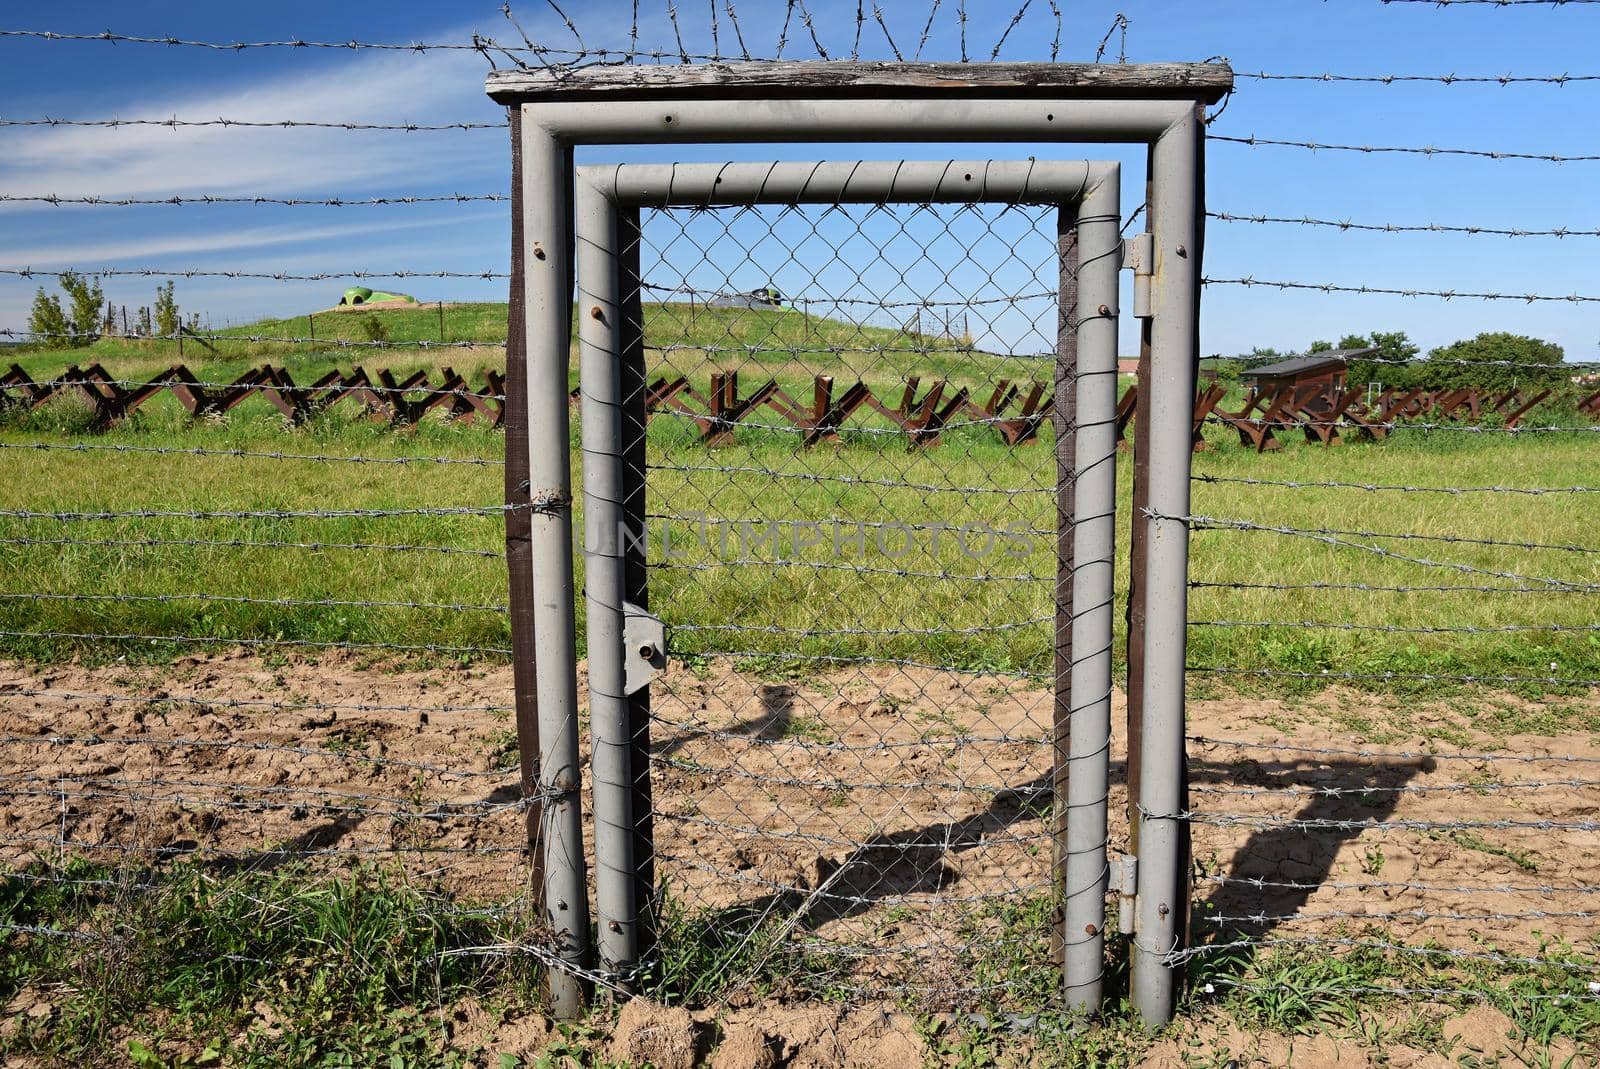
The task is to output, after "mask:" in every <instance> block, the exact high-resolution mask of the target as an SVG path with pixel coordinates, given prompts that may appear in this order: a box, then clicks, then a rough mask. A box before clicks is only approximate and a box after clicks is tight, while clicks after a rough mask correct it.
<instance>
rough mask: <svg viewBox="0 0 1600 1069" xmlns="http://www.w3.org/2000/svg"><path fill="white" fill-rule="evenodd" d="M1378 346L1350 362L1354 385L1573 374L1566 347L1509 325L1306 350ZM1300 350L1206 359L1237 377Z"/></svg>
mask: <svg viewBox="0 0 1600 1069" xmlns="http://www.w3.org/2000/svg"><path fill="white" fill-rule="evenodd" d="M1369 348H1370V349H1376V350H1377V352H1375V353H1373V354H1372V357H1373V359H1354V360H1351V361H1350V362H1349V368H1348V371H1347V378H1346V381H1348V382H1349V383H1350V384H1351V385H1357V384H1364V383H1369V382H1375V383H1378V384H1379V385H1380V386H1384V387H1397V388H1400V389H1411V388H1413V387H1421V388H1423V389H1428V390H1448V389H1455V388H1459V387H1467V386H1476V387H1479V388H1481V389H1487V390H1498V389H1506V390H1509V389H1511V388H1512V387H1513V386H1554V385H1558V384H1560V383H1564V382H1566V381H1567V380H1568V378H1569V377H1570V375H1571V374H1572V372H1571V370H1570V369H1569V368H1566V367H1564V366H1563V361H1564V360H1565V359H1566V352H1565V350H1563V349H1562V347H1561V346H1559V345H1557V344H1556V343H1554V342H1548V341H1544V340H1543V339H1540V338H1532V337H1528V336H1527V335H1523V334H1512V333H1510V332H1507V331H1489V332H1486V333H1483V334H1479V335H1477V336H1476V337H1473V338H1463V339H1461V340H1460V341H1456V342H1451V343H1450V344H1449V345H1441V346H1438V347H1436V348H1434V349H1430V350H1429V351H1428V353H1427V355H1426V356H1425V357H1423V356H1422V348H1421V346H1419V345H1417V344H1416V343H1415V342H1413V341H1412V340H1411V339H1410V338H1409V337H1407V336H1406V332H1405V331H1403V330H1394V331H1382V330H1377V331H1373V332H1371V333H1370V334H1346V335H1345V336H1344V337H1342V338H1340V339H1339V341H1338V342H1337V344H1336V343H1334V342H1330V341H1314V342H1312V343H1311V345H1310V347H1309V349H1308V350H1307V352H1308V353H1309V354H1313V355H1314V354H1316V353H1320V352H1327V351H1329V350H1333V349H1369ZM1295 355H1298V354H1294V353H1280V352H1278V351H1277V350H1275V349H1260V348H1258V349H1254V350H1252V351H1251V352H1249V353H1244V354H1241V355H1239V356H1237V357H1231V358H1222V359H1218V360H1207V361H1206V362H1205V366H1206V367H1207V368H1208V369H1210V370H1214V371H1216V372H1217V374H1218V376H1219V377H1221V378H1224V379H1237V378H1238V377H1239V376H1240V375H1241V374H1245V373H1248V372H1249V371H1250V370H1251V369H1252V368H1257V367H1261V366H1263V365H1265V364H1271V363H1276V362H1277V361H1279V360H1283V359H1286V358H1288V357H1291V356H1295Z"/></svg>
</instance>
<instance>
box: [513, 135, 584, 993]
mask: <svg viewBox="0 0 1600 1069" xmlns="http://www.w3.org/2000/svg"><path fill="white" fill-rule="evenodd" d="M514 121H515V120H514ZM520 122H521V125H522V181H521V183H520V189H521V196H522V204H521V208H522V220H523V262H522V263H523V272H522V278H521V279H520V282H521V285H522V288H523V299H524V301H525V305H526V307H525V314H526V316H527V325H526V332H525V333H526V338H527V362H528V364H527V374H528V382H527V390H526V391H525V397H526V404H527V412H528V414H529V417H530V418H529V419H528V487H529V488H528V495H529V498H530V500H532V501H538V502H540V503H541V504H540V507H539V508H531V509H529V510H528V522H529V529H528V539H529V553H530V556H531V583H532V589H533V600H534V611H533V637H534V648H535V652H536V656H537V659H538V664H539V666H540V667H539V672H538V678H537V680H536V681H535V688H534V689H535V693H536V695H537V699H538V720H539V779H538V784H537V787H538V792H539V796H540V797H541V798H542V799H543V800H544V809H543V812H542V814H541V816H542V822H541V842H542V844H543V847H544V920H545V923H546V925H547V926H548V928H549V930H550V934H551V937H552V938H553V939H554V941H555V944H556V945H555V946H554V947H553V948H552V949H553V950H554V952H555V954H556V956H557V957H558V958H559V959H560V960H561V961H563V962H565V963H566V964H568V965H570V966H572V967H573V969H575V970H585V969H587V968H588V965H589V958H590V954H589V951H590V943H589V898H588V889H587V885H586V880H585V869H586V865H585V861H584V853H583V812H582V809H581V804H582V802H581V796H580V790H581V787H582V772H581V768H580V765H579V760H578V680H577V648H576V641H575V636H574V620H573V587H574V584H573V575H572V571H573V569H572V467H571V456H570V439H569V422H570V421H569V418H568V414H567V371H568V367H569V366H570V364H571V344H570V340H569V339H570V337H571V329H572V327H571V324H572V262H571V233H572V218H571V210H570V204H571V196H570V194H571V189H572V150H571V148H570V147H568V146H565V145H563V144H562V143H561V142H560V141H558V140H557V139H556V138H555V137H554V136H552V135H551V134H550V133H549V131H547V130H546V129H544V127H542V126H540V125H539V124H538V123H537V122H535V121H533V120H531V119H530V118H529V117H528V116H526V115H523V116H521V117H520ZM533 413H538V418H537V419H534V418H532V415H533ZM549 982H550V1003H551V1006H550V1009H551V1013H552V1014H553V1015H554V1016H555V1017H557V1018H561V1019H569V1020H570V1019H572V1018H574V1017H576V1016H578V1015H579V1014H580V1013H581V1012H582V1011H583V1003H584V986H583V983H582V982H581V981H580V979H579V975H578V973H577V972H568V971H564V970H562V969H561V968H560V967H559V966H555V967H552V968H551V969H550V971H549Z"/></svg>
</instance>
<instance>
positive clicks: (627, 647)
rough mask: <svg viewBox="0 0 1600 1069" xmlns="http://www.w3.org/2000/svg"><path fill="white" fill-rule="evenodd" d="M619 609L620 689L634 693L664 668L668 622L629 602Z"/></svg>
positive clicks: (649, 682) (665, 666)
mask: <svg viewBox="0 0 1600 1069" xmlns="http://www.w3.org/2000/svg"><path fill="white" fill-rule="evenodd" d="M622 613H623V616H622V647H623V657H622V665H623V669H622V677H623V678H622V681H623V690H624V692H625V693H627V694H637V693H639V692H640V691H641V690H643V689H644V688H646V687H648V686H649V685H650V684H651V683H652V682H653V681H654V680H655V678H656V677H657V676H659V675H660V674H661V673H662V672H664V671H666V669H667V625H666V624H664V623H662V622H661V619H660V618H659V617H657V616H652V615H651V614H650V611H649V610H648V609H642V608H640V607H639V606H637V605H634V604H632V603H630V602H623V604H622Z"/></svg>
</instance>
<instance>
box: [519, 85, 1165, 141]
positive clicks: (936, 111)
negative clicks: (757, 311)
mask: <svg viewBox="0 0 1600 1069" xmlns="http://www.w3.org/2000/svg"><path fill="white" fill-rule="evenodd" d="M524 109H525V110H524V112H523V114H524V116H525V117H527V118H530V119H535V120H537V121H540V122H542V123H543V124H544V125H545V126H546V128H547V129H549V130H550V131H551V132H552V133H555V134H556V135H557V136H561V137H563V138H566V139H571V140H574V141H576V140H580V139H581V140H582V141H583V142H584V143H588V144H596V143H605V144H642V143H650V144H672V143H693V142H720V141H738V142H742V141H766V142H801V141H819V140H825V139H835V140H840V141H907V142H909V141H970V140H985V141H988V140H993V141H1034V140H1037V141H1123V140H1130V139H1132V140H1144V139H1145V138H1146V137H1153V136H1156V135H1157V133H1158V132H1159V131H1161V130H1165V129H1167V128H1168V127H1169V125H1170V124H1171V123H1172V122H1173V121H1174V120H1175V119H1178V118H1180V117H1181V115H1182V114H1184V113H1185V112H1187V110H1188V104H1187V102H1184V101H1174V100H1072V99H1053V100H1052V99H1027V100H1007V99H993V98H980V97H963V98H960V99H954V98H948V97H947V98H943V99H933V98H919V97H899V98H889V97H885V98H883V99H874V100H870V101H866V100H852V99H848V98H844V99H840V98H815V97H800V98H785V99H782V100H772V101H767V102H761V101H750V100H727V99H710V100H673V99H660V100H657V99H640V100H573V101H570V102H562V103H554V102H542V101H540V102H533V103H529V104H526V105H524Z"/></svg>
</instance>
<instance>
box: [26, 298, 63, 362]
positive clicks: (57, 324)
mask: <svg viewBox="0 0 1600 1069" xmlns="http://www.w3.org/2000/svg"><path fill="white" fill-rule="evenodd" d="M28 329H29V330H30V331H32V332H33V334H34V335H35V336H36V338H37V340H38V343H39V344H41V345H43V346H44V347H45V348H47V349H65V348H67V347H69V346H70V345H71V344H72V337H71V334H72V331H71V329H70V326H69V324H68V323H67V315H66V313H65V312H63V311H62V310H61V299H60V298H59V297H57V296H56V295H55V294H53V293H46V292H45V291H44V290H43V289H40V290H39V291H38V292H36V293H35V294H34V295H33V309H32V310H31V311H30V312H29V313H28Z"/></svg>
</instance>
